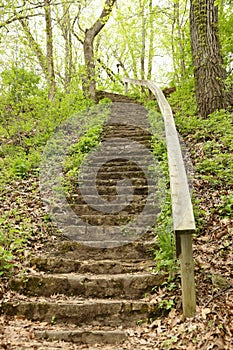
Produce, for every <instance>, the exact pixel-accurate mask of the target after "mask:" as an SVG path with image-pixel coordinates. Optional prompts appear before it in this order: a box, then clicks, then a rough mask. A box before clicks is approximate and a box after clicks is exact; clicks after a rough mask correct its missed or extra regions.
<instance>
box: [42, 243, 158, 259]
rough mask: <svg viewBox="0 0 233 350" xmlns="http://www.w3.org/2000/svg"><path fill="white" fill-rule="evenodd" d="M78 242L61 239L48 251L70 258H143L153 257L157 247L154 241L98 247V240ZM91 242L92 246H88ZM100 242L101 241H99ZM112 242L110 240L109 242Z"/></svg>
mask: <svg viewBox="0 0 233 350" xmlns="http://www.w3.org/2000/svg"><path fill="white" fill-rule="evenodd" d="M87 243H88V245H87V244H85V243H78V242H74V241H63V242H59V243H57V244H53V245H49V244H48V247H47V249H48V252H49V255H50V256H51V257H61V256H62V257H63V258H64V259H71V260H85V261H86V260H87V259H91V260H110V259H113V260H119V261H128V260H145V259H153V258H154V251H155V250H156V249H157V244H156V242H155V241H154V240H153V241H150V242H143V241H142V242H133V243H129V244H125V245H119V246H113V247H111V248H109V246H108V245H107V243H108V242H105V243H106V247H100V246H99V245H98V243H99V242H98V241H97V242H96V241H93V242H90V241H88V242H87ZM91 243H93V246H90V245H91ZM101 243H102V242H101ZM111 243H112V242H111V241H110V242H109V244H111Z"/></svg>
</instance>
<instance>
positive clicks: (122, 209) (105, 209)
mask: <svg viewBox="0 0 233 350" xmlns="http://www.w3.org/2000/svg"><path fill="white" fill-rule="evenodd" d="M74 203H75V204H73V205H72V209H73V210H74V212H75V213H77V214H78V215H79V216H83V215H96V216H100V215H103V213H105V215H110V214H111V213H112V215H113V214H114V215H115V216H116V215H119V218H120V215H122V216H123V217H125V216H126V217H127V218H128V215H130V214H134V215H135V214H138V213H140V212H141V211H142V210H143V209H144V207H145V201H142V203H135V202H133V203H130V202H129V204H128V203H127V201H126V200H124V202H122V203H120V204H111V203H106V204H105V205H102V204H101V205H98V206H97V204H96V208H95V207H94V205H95V204H94V203H93V204H92V203H90V202H89V203H88V204H76V202H75V201H74ZM155 211H156V207H155V206H154V205H147V207H146V214H147V215H148V214H153V213H154V212H155Z"/></svg>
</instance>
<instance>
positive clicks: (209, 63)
mask: <svg viewBox="0 0 233 350" xmlns="http://www.w3.org/2000/svg"><path fill="white" fill-rule="evenodd" d="M190 31H191V46H192V58H193V66H194V77H195V84H196V100H197V106H198V112H199V114H200V115H201V116H202V117H203V118H207V117H208V115H209V114H211V113H213V112H214V111H216V110H218V109H221V108H226V107H227V106H228V104H229V103H228V98H227V92H226V88H225V83H224V82H225V79H226V71H225V69H224V68H223V59H222V56H221V50H220V42H219V34H218V7H217V5H216V4H215V0H191V6H190Z"/></svg>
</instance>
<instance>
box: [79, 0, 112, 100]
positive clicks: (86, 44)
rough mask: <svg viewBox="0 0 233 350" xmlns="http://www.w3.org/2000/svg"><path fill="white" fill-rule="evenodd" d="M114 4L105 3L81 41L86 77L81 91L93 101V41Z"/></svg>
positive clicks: (109, 1) (107, 1)
mask: <svg viewBox="0 0 233 350" xmlns="http://www.w3.org/2000/svg"><path fill="white" fill-rule="evenodd" d="M115 2H116V0H106V1H105V4H104V7H103V10H102V13H101V15H100V17H99V18H98V19H97V21H96V22H95V23H94V24H93V26H92V27H91V28H89V29H87V30H86V32H85V37H84V41H83V50H84V61H85V67H86V75H85V77H84V79H83V89H84V94H85V96H86V97H87V98H91V99H92V100H94V101H95V100H96V77H95V57H94V40H95V38H96V36H97V35H98V34H99V32H100V31H101V29H102V28H103V27H104V26H105V24H106V23H107V21H108V18H109V15H110V14H111V12H112V9H113V6H114V4H115Z"/></svg>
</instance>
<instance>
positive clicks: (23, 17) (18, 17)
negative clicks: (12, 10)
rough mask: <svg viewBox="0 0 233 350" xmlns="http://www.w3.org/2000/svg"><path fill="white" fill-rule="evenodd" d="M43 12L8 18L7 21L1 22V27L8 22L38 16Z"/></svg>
mask: <svg viewBox="0 0 233 350" xmlns="http://www.w3.org/2000/svg"><path fill="white" fill-rule="evenodd" d="M41 15H42V14H41V13H36V14H31V15H24V16H18V15H16V16H14V17H12V18H8V19H7V20H6V21H4V22H2V23H0V28H3V27H5V26H7V25H8V24H11V23H13V22H15V21H20V20H24V19H29V18H30V17H36V16H41Z"/></svg>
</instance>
